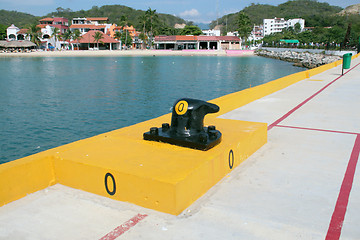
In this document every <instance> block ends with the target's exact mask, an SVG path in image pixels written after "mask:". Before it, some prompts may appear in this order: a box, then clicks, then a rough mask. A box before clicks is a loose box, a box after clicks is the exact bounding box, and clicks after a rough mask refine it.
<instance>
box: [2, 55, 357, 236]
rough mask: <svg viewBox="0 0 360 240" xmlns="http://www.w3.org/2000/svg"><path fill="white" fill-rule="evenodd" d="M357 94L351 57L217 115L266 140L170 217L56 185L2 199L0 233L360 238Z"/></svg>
mask: <svg viewBox="0 0 360 240" xmlns="http://www.w3.org/2000/svg"><path fill="white" fill-rule="evenodd" d="M359 91H360V59H359V58H357V59H354V60H352V62H351V68H350V69H349V70H345V74H344V75H341V65H340V66H338V67H335V68H333V69H330V70H327V71H325V72H323V73H320V74H318V75H315V76H312V77H310V78H308V79H305V80H302V81H300V82H298V83H295V84H293V85H291V86H289V87H287V88H285V89H282V90H280V91H278V92H275V93H273V94H271V95H268V96H266V97H263V98H261V99H258V100H256V101H254V102H252V103H250V104H247V105H245V106H243V107H241V108H238V109H236V110H234V111H231V112H228V113H226V114H224V115H222V116H220V118H226V119H237V120H245V121H255V122H265V123H268V143H267V144H266V145H264V146H263V147H262V148H261V149H260V150H258V151H257V152H256V153H255V154H253V155H252V156H250V157H249V158H248V159H247V160H246V161H245V162H244V163H242V164H241V165H240V166H239V167H237V168H236V169H235V170H234V171H232V172H231V173H230V174H228V175H227V176H226V177H225V178H224V179H223V180H221V181H220V182H219V183H218V184H216V185H215V186H214V187H213V188H211V189H210V190H209V191H208V192H207V193H206V194H205V195H203V196H202V197H201V198H200V199H198V200H197V201H196V202H195V203H194V204H192V205H191V206H190V207H189V208H187V209H186V210H185V211H184V212H183V213H181V214H180V215H178V216H173V215H169V214H165V213H160V212H157V211H154V210H150V209H146V208H142V207H139V206H136V205H133V204H130V203H126V202H119V201H115V200H111V199H108V198H105V197H101V196H98V195H95V194H91V193H87V192H84V191H81V190H76V189H72V188H69V187H66V186H63V185H60V184H56V185H54V186H51V187H48V188H46V189H44V190H41V191H38V192H35V193H33V194H29V195H28V196H26V197H24V198H22V199H19V200H17V201H14V202H12V203H9V204H7V205H5V206H2V207H1V208H0V239H277V240H279V239H360V228H359V227H358V226H357V223H359V222H360V205H357V203H359V202H360V174H359V169H358V166H357V162H358V158H359V151H360V111H359V110H358V107H357V106H358V105H359V103H360V94H359ZM14 177H15V176H14Z"/></svg>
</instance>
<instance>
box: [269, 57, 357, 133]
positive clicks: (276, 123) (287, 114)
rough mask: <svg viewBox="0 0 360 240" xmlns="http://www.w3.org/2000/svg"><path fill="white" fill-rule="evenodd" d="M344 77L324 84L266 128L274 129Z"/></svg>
mask: <svg viewBox="0 0 360 240" xmlns="http://www.w3.org/2000/svg"><path fill="white" fill-rule="evenodd" d="M359 64H360V63H358V64H356V65H355V66H354V67H352V68H351V69H350V70H349V71H347V72H346V73H344V75H345V74H347V73H348V72H350V71H351V70H353V69H354V68H355V67H357V66H358V65H359ZM344 75H340V76H339V77H337V78H335V79H334V80H332V81H331V82H330V83H328V84H326V85H325V87H323V88H321V89H320V90H319V91H317V92H316V93H314V94H313V95H311V96H310V97H308V98H307V99H305V100H304V101H303V102H302V103H300V104H299V105H297V106H296V107H294V108H293V109H291V110H290V111H289V112H287V113H286V114H284V115H283V116H282V117H281V118H279V119H278V120H276V121H275V122H273V123H272V124H270V125H269V126H268V130H270V129H272V128H273V127H275V126H276V125H278V124H279V123H280V122H282V121H283V120H284V119H286V118H287V117H288V116H290V115H291V114H293V113H294V112H295V111H296V110H298V109H299V108H301V107H302V106H303V105H304V104H305V103H307V102H309V101H310V100H311V99H313V98H314V97H316V96H317V95H318V94H319V93H321V92H322V91H324V90H325V89H326V88H328V87H329V86H330V85H331V84H333V83H334V82H336V81H337V80H339V79H340V78H341V77H343V76H344Z"/></svg>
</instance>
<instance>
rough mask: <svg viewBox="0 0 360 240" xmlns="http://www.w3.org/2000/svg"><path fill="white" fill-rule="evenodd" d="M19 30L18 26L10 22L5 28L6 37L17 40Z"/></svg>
mask: <svg viewBox="0 0 360 240" xmlns="http://www.w3.org/2000/svg"><path fill="white" fill-rule="evenodd" d="M19 31H20V28H18V27H17V26H15V25H14V24H11V26H10V27H8V28H7V30H6V39H7V40H18V32H19Z"/></svg>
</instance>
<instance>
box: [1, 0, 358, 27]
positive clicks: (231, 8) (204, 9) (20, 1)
mask: <svg viewBox="0 0 360 240" xmlns="http://www.w3.org/2000/svg"><path fill="white" fill-rule="evenodd" d="M284 2H286V0H267V1H262V2H258V1H255V0H243V1H239V0H238V1H235V0H178V1H174V0H168V1H166V0H148V1H144V0H141V1H140V0H123V1H116V0H102V1H100V0H0V9H5V10H16V11H19V12H26V13H30V14H33V15H36V16H43V15H45V14H47V13H50V12H54V11H55V10H56V8H57V7H62V8H70V9H71V10H73V11H77V10H81V9H83V10H88V9H90V8H92V7H93V6H99V7H100V6H103V5H112V4H120V5H125V6H128V7H131V8H135V9H140V10H146V9H148V8H149V7H150V8H152V9H156V12H158V13H168V14H172V15H176V16H179V17H182V18H184V19H185V20H191V21H194V22H203V23H208V22H210V21H211V20H215V19H216V17H217V16H218V17H221V16H223V15H225V14H228V13H234V12H238V11H240V10H242V9H243V8H244V7H247V6H249V5H250V4H251V3H261V4H270V5H278V4H280V3H284ZM319 2H327V3H329V4H330V5H334V6H340V7H343V8H345V7H347V6H349V5H353V4H358V3H360V0H347V1H341V0H328V1H322V0H320V1H319ZM279 17H281V16H279Z"/></svg>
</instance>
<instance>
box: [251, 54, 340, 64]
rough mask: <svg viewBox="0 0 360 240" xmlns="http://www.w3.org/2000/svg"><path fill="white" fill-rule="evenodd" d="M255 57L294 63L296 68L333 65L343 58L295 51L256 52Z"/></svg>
mask: <svg viewBox="0 0 360 240" xmlns="http://www.w3.org/2000/svg"><path fill="white" fill-rule="evenodd" d="M255 55H258V56H262V57H269V58H275V59H279V60H283V61H288V62H293V63H294V66H298V67H305V68H316V67H319V66H321V65H324V64H328V63H332V62H335V61H338V60H340V59H341V57H339V56H332V55H325V54H317V53H308V52H302V53H299V52H293V51H283V52H274V51H267V50H258V51H256V52H255Z"/></svg>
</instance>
